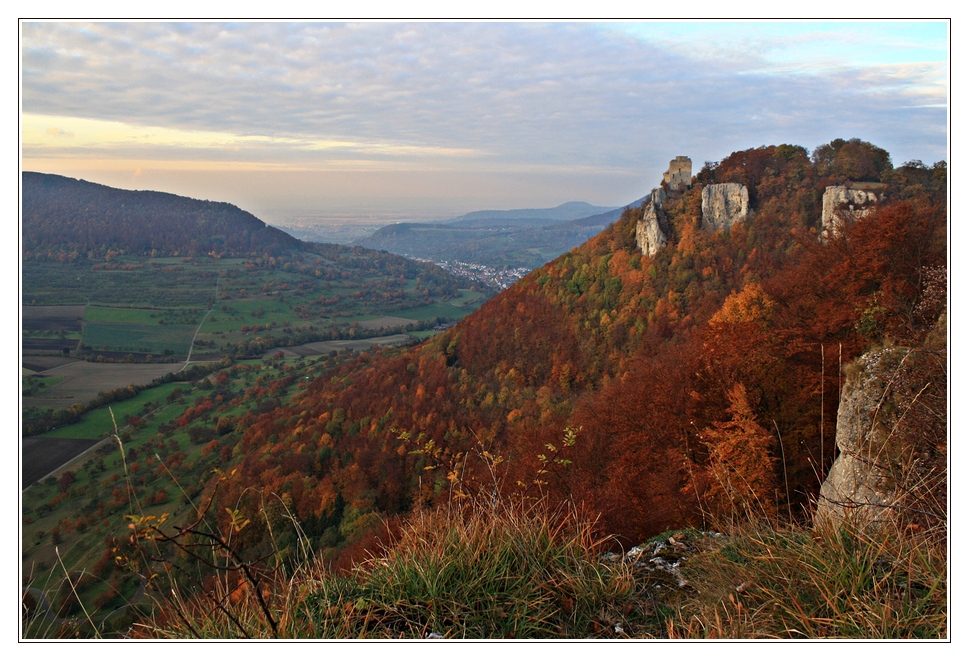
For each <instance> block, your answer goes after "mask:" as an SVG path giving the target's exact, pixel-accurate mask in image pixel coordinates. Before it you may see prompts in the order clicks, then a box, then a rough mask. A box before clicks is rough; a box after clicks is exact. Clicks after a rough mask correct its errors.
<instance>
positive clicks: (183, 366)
mask: <svg viewBox="0 0 969 661" xmlns="http://www.w3.org/2000/svg"><path fill="white" fill-rule="evenodd" d="M221 278H222V274H219V275H217V276H216V277H215V298H213V299H212V305H210V306H209V309H208V310H207V311H206V313H205V316H204V317H202V321H201V322H199V327H198V328H196V329H195V335H193V336H192V342H191V343H190V344H189V345H188V356H187V357H186V358H185V364H184V365H182V369H180V370H178V371H179V372H181V371H183V370H184V369H185V368H187V367H188V364H189V363H190V362H192V349H194V348H195V340H196V338H197V337H198V336H199V332H201V330H202V326H204V325H205V320H206V319H208V318H209V315H210V314H212V310H214V309H215V304H216V303H218V302H219V280H220V279H221Z"/></svg>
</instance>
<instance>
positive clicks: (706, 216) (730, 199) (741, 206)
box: [703, 184, 749, 232]
mask: <svg viewBox="0 0 969 661" xmlns="http://www.w3.org/2000/svg"><path fill="white" fill-rule="evenodd" d="M748 201H749V195H748V193H747V187H746V186H744V185H743V184H710V185H709V186H704V187H703V229H705V230H706V231H708V232H715V231H717V230H729V229H730V228H731V227H733V226H734V225H735V224H736V223H740V222H743V221H745V220H746V219H747V213H748V208H747V205H748Z"/></svg>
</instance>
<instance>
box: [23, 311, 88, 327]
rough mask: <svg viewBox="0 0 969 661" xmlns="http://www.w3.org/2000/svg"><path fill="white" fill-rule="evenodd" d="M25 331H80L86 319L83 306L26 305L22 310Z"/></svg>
mask: <svg viewBox="0 0 969 661" xmlns="http://www.w3.org/2000/svg"><path fill="white" fill-rule="evenodd" d="M20 309H21V320H22V322H23V329H24V330H25V331H27V330H47V331H61V330H63V331H79V330H81V319H82V318H83V317H84V306H83V305H24V306H22V307H21V308H20Z"/></svg>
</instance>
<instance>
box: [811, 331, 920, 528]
mask: <svg viewBox="0 0 969 661" xmlns="http://www.w3.org/2000/svg"><path fill="white" fill-rule="evenodd" d="M906 353H907V352H906V351H905V350H904V349H881V350H879V351H873V352H869V353H867V354H865V355H864V356H862V357H861V358H860V359H858V362H857V363H856V368H857V372H855V373H854V374H852V375H850V376H849V377H848V380H847V381H846V382H845V384H844V388H843V389H842V393H841V403H840V405H839V407H838V427H837V432H836V437H835V443H836V444H837V447H838V451H839V452H840V454H839V455H838V458H837V459H835V461H834V464H832V466H831V470H830V471H829V472H828V476H827V478H826V479H825V480H824V483H823V484H822V485H821V496H820V498H819V500H818V508H817V511H816V512H815V523H816V524H818V523H821V522H822V521H829V522H834V523H841V522H842V521H844V520H845V519H851V520H852V521H854V522H857V523H859V524H862V525H866V526H867V525H877V524H878V523H880V522H881V521H883V520H884V517H885V516H886V514H887V513H888V512H887V510H888V508H889V506H890V505H891V504H892V502H893V501H894V499H895V487H894V485H893V481H892V476H891V470H890V467H889V462H888V458H887V457H886V456H885V454H886V451H887V443H888V440H889V439H888V437H889V436H890V434H891V432H892V430H893V429H894V428H895V426H896V425H897V423H898V419H897V417H898V415H899V413H900V411H899V409H898V407H896V406H894V405H892V403H891V402H889V403H888V405H887V406H886V405H885V404H886V401H885V400H886V397H887V396H888V395H889V394H890V393H889V390H890V387H891V384H892V381H893V377H894V375H895V373H896V372H897V371H898V367H899V365H900V364H901V363H902V361H903V360H904V359H905V354H906Z"/></svg>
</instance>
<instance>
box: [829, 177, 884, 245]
mask: <svg viewBox="0 0 969 661" xmlns="http://www.w3.org/2000/svg"><path fill="white" fill-rule="evenodd" d="M875 189H877V185H875V184H867V185H866V184H850V185H848V186H828V187H827V188H825V189H824V196H823V197H822V198H821V201H822V207H821V238H822V239H827V238H831V237H835V236H837V235H838V234H839V233H840V231H841V229H840V228H841V227H842V226H843V225H844V223H845V222H847V221H850V220H854V219H857V218H862V217H864V216H865V215H867V214H868V213H869V212H870V211H871V208H872V206H873V205H874V204H875V203H876V202H878V200H879V195H878V193H877V192H876V190H875Z"/></svg>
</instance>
